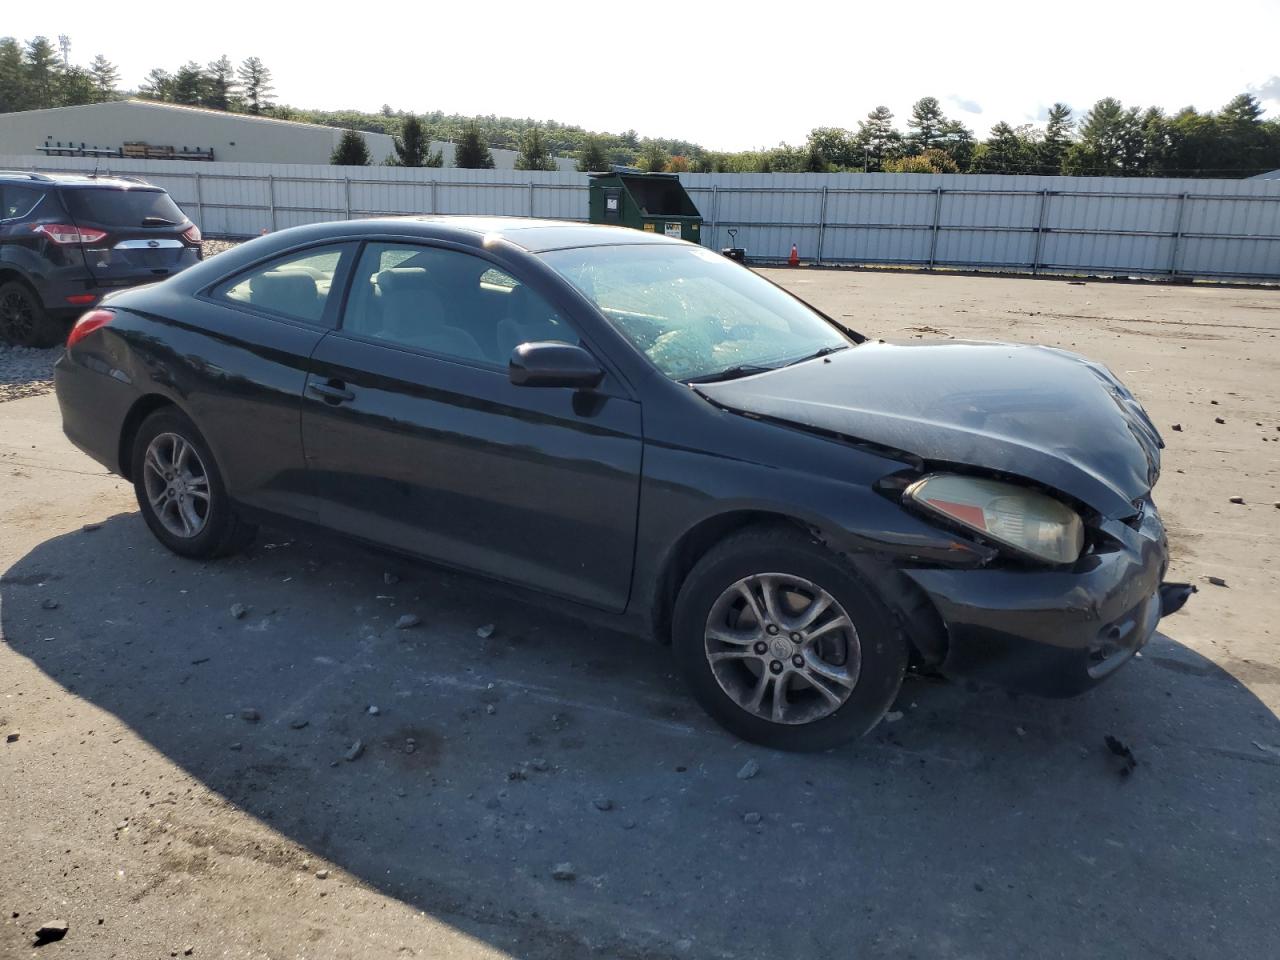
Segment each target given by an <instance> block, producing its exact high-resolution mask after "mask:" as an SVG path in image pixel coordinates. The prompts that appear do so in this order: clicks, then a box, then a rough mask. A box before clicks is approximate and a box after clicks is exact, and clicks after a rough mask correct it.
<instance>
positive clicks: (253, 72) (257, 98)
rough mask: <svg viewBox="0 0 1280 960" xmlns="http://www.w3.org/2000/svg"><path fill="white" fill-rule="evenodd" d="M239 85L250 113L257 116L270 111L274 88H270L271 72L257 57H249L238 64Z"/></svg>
mask: <svg viewBox="0 0 1280 960" xmlns="http://www.w3.org/2000/svg"><path fill="white" fill-rule="evenodd" d="M236 75H237V76H238V77H239V78H240V84H241V86H243V87H244V104H245V107H246V109H248V111H249V112H250V113H254V114H258V113H262V111H263V110H270V109H271V102H272V100H273V99H274V98H273V97H272V96H271V94H272V92H273V91H274V90H275V87H273V86H271V71H270V70H268V69H267V67H266V65H265V64H264V63H263V62H262V61H261V60H259V59H258V58H257V57H249V58H248V59H246V60H245V61H244V63H242V64H240V69H239V70H238V71H237V72H236Z"/></svg>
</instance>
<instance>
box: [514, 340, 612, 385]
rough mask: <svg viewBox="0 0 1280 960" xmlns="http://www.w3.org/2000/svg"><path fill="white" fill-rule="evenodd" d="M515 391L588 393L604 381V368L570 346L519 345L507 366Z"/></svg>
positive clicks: (543, 342) (545, 342)
mask: <svg viewBox="0 0 1280 960" xmlns="http://www.w3.org/2000/svg"><path fill="white" fill-rule="evenodd" d="M507 372H508V375H509V376H510V378H511V382H512V383H514V384H515V385H516V386H517V387H572V388H573V389H575V390H591V389H592V388H594V387H598V386H599V385H600V381H601V380H603V379H604V368H603V367H601V366H600V364H599V362H598V361H597V360H596V358H595V357H593V356H592V355H591V354H590V353H588V352H587V351H586V350H584V349H582V347H580V346H578V345H577V344H574V343H560V342H559V341H555V340H541V341H534V342H532V343H522V344H520V346H518V347H516V348H515V349H514V350H512V351H511V361H510V363H509V364H508V366H507Z"/></svg>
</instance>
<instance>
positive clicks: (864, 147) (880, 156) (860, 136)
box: [851, 107, 903, 173]
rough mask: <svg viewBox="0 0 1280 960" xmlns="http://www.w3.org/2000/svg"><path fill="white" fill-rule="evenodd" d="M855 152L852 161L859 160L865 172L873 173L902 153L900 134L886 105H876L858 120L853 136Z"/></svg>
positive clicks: (855, 162)
mask: <svg viewBox="0 0 1280 960" xmlns="http://www.w3.org/2000/svg"><path fill="white" fill-rule="evenodd" d="M854 145H855V149H856V151H857V153H860V154H861V155H862V156H861V157H857V156H856V155H855V159H854V163H853V164H851V166H856V165H857V163H858V161H859V160H861V162H862V164H863V166H864V169H865V171H866V172H867V173H875V172H877V171H879V170H883V169H884V165H885V163H886V162H887V161H889V160H894V159H896V158H897V157H899V156H901V155H902V151H903V140H902V134H901V133H899V132H898V130H897V129H896V128H895V127H894V125H893V113H892V111H890V110H889V108H888V107H876V108H875V109H874V110H872V111H871V112H870V113H868V114H867V119H865V120H859V121H858V133H857V135H856V136H855V137H854Z"/></svg>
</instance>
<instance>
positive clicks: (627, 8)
mask: <svg viewBox="0 0 1280 960" xmlns="http://www.w3.org/2000/svg"><path fill="white" fill-rule="evenodd" d="M0 7H3V8H4V9H3V12H2V14H0V34H4V35H12V36H15V37H17V38H19V39H20V40H26V39H29V38H30V37H32V36H36V35H38V34H44V35H46V36H48V37H49V38H50V39H54V38H56V37H57V36H58V35H59V34H67V35H69V36H70V38H71V59H72V61H73V62H78V63H82V64H87V63H88V62H89V61H90V60H91V59H92V58H93V56H94V55H95V54H97V53H102V54H105V55H106V56H107V58H108V59H110V60H112V61H113V62H115V63H116V64H117V66H118V67H119V68H120V72H121V78H122V82H123V84H124V85H125V86H129V87H135V86H137V85H138V84H139V83H140V82H141V81H142V78H143V77H144V76H145V75H146V73H147V71H148V70H150V69H151V68H152V67H157V66H160V67H165V68H166V69H169V70H171V71H172V70H174V69H175V68H177V67H178V66H179V65H180V64H181V63H182V62H184V61H186V60H196V61H198V62H201V63H205V62H208V61H210V60H215V59H217V58H218V57H219V56H221V55H222V54H224V53H225V54H227V55H228V56H230V57H231V59H232V60H233V61H236V62H239V61H240V60H243V59H244V58H245V57H248V56H258V57H260V58H261V59H262V60H263V61H264V62H265V63H266V65H267V66H268V67H269V68H270V69H271V71H272V74H273V76H274V82H275V87H276V96H277V99H278V100H279V102H281V103H288V104H291V105H293V106H297V107H315V108H324V109H341V108H356V109H361V110H377V109H379V108H380V107H381V106H382V105H383V104H384V103H385V104H390V105H391V106H392V107H394V108H396V109H402V110H410V111H419V112H425V111H429V110H443V111H445V112H446V113H460V114H496V115H498V116H513V117H532V118H535V119H553V120H558V121H560V122H563V123H571V124H578V125H580V126H584V127H587V128H588V129H593V130H607V131H611V132H615V133H616V132H622V131H624V130H627V129H634V130H636V131H637V132H638V133H639V135H640V136H642V137H645V136H657V137H672V138H680V139H685V140H691V141H694V142H696V143H700V144H702V145H703V146H706V147H708V148H710V149H719V150H741V149H749V148H754V147H764V146H773V145H775V144H777V143H779V142H782V141H786V142H790V143H800V142H803V141H804V139H805V137H806V135H807V134H808V132H809V130H810V129H812V128H813V127H816V126H842V127H849V128H856V125H857V121H858V120H859V119H861V118H863V117H865V115H866V114H867V112H868V111H869V110H871V109H873V108H874V107H875V106H877V105H878V104H885V105H886V106H888V107H889V108H890V109H891V110H893V112H894V113H895V114H896V115H897V118H898V123H899V126H900V127H905V121H906V115H907V113H908V111H909V110H910V106H911V104H912V103H913V102H914V101H915V100H916V99H918V98H919V97H922V96H935V97H937V98H938V99H939V100H940V101H941V102H942V105H943V108H944V110H945V111H946V112H947V113H948V115H949V116H953V117H956V118H958V119H960V120H962V121H963V122H964V123H965V124H966V125H968V126H969V127H970V128H972V129H973V130H974V131H975V133H977V134H978V136H979V137H984V136H986V134H987V132H988V131H989V129H990V127H991V125H992V124H994V123H996V122H997V121H999V120H1007V121H1009V122H1010V123H1012V124H1014V125H1015V126H1016V125H1017V124H1020V123H1028V122H1035V121H1037V120H1042V119H1043V117H1044V113H1045V111H1046V109H1047V108H1048V106H1049V105H1050V104H1052V103H1053V102H1054V101H1057V100H1061V101H1064V102H1066V103H1068V104H1069V105H1071V106H1072V107H1073V108H1075V110H1076V112H1077V114H1081V113H1083V112H1084V111H1085V110H1086V109H1088V107H1089V106H1090V105H1091V104H1092V103H1094V102H1095V101H1096V100H1098V99H1099V98H1101V97H1104V96H1114V97H1117V98H1119V99H1120V100H1121V101H1123V102H1124V103H1125V104H1126V105H1130V104H1137V105H1141V106H1144V107H1145V106H1150V105H1156V106H1161V107H1164V108H1165V109H1167V110H1169V111H1170V112H1172V111H1175V110H1177V109H1179V108H1181V107H1183V106H1186V105H1192V106H1195V107H1196V108H1198V109H1215V108H1217V107H1220V106H1221V105H1222V104H1224V103H1225V102H1226V101H1227V100H1229V99H1230V98H1231V97H1233V96H1235V95H1236V94H1237V93H1241V92H1244V91H1251V92H1253V93H1254V94H1255V95H1257V96H1259V97H1260V98H1262V99H1263V104H1264V106H1265V107H1266V108H1267V111H1268V115H1270V116H1280V0H1243V2H1235V3H1231V4H1226V5H1224V6H1223V7H1221V8H1216V10H1217V11H1220V14H1218V13H1215V12H1214V10H1213V9H1212V8H1208V7H1206V6H1205V5H1204V4H1203V3H1195V4H1191V3H1183V2H1180V0H1175V2H1166V3H1150V2H1134V0H1111V2H1108V3H1095V2H1092V0H1077V2H1076V3H1073V4H1070V5H1065V4H1056V3H1054V4H1047V3H1027V2H1022V3H981V2H977V3H973V2H970V3H958V2H955V0H952V2H950V3H945V4H943V3H933V2H929V0H914V2H910V3H902V2H898V3H888V4H886V3H873V4H862V3H858V4H855V3H851V2H844V3H837V2H825V0H807V2H804V3H794V2H785V0H774V2H769V3H765V2H758V0H738V2H734V3H722V2H718V0H712V2H708V0H691V2H685V3H680V4H675V3H671V4H658V3H643V4H636V3H628V4H608V3H603V2H600V0H592V2H579V0H550V2H508V0H484V2H482V3H476V2H473V3H459V2H456V0H451V2H439V0H419V2H416V3H402V4H391V5H387V4H379V5H374V6H371V7H368V8H363V7H361V6H360V5H359V4H352V3H350V2H346V3H331V2H329V0H311V2H308V3H306V4H305V5H301V4H293V3H272V2H270V0H258V2H254V3H248V2H243V0H219V2H218V3H216V4H196V5H192V4H173V5H170V7H169V8H170V9H171V10H172V11H173V12H174V14H173V16H171V17H168V18H166V16H165V15H164V14H161V13H158V12H157V11H158V10H159V9H160V8H153V7H147V6H145V5H144V6H143V7H138V8H137V9H138V11H139V15H138V16H131V15H128V14H122V13H120V12H119V11H120V9H121V8H118V7H112V6H110V5H104V4H102V3H101V2H99V0H94V2H84V0H62V2H60V3H50V4H29V3H19V2H18V0H0ZM206 11H207V14H204V12H206ZM198 13H199V14H204V15H202V16H201V19H200V20H199V21H196V20H195V19H194V18H195V15H197V14H198ZM166 20H167V22H166Z"/></svg>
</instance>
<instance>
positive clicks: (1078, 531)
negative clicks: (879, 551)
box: [903, 473, 1084, 564]
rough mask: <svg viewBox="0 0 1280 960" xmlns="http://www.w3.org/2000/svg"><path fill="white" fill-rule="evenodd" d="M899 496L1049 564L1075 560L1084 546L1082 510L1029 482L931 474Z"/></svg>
mask: <svg viewBox="0 0 1280 960" xmlns="http://www.w3.org/2000/svg"><path fill="white" fill-rule="evenodd" d="M903 497H904V498H905V499H906V500H908V501H910V502H912V503H915V504H918V505H919V506H920V507H922V508H923V509H924V510H926V511H928V512H929V513H932V514H935V515H936V516H939V517H945V518H946V519H948V520H951V521H952V522H954V523H958V524H960V525H961V526H964V527H968V528H969V529H970V530H974V531H976V532H977V533H980V534H982V535H983V536H984V537H986V538H988V539H990V540H992V541H994V542H996V543H999V544H1002V545H1004V546H1006V547H1009V548H1010V549H1012V550H1014V551H1016V552H1018V553H1021V554H1024V555H1027V556H1030V557H1034V558H1035V559H1037V560H1043V561H1045V562H1047V563H1058V564H1066V563H1074V562H1075V560H1076V559H1077V558H1078V557H1079V556H1080V551H1081V549H1082V548H1083V547H1084V524H1083V522H1082V521H1081V520H1080V515H1079V514H1078V513H1076V512H1075V511H1074V510H1072V509H1071V508H1070V507H1068V506H1067V505H1066V504H1064V503H1062V502H1061V501H1058V500H1055V499H1054V498H1053V497H1050V496H1048V495H1047V494H1043V493H1040V492H1039V491H1036V490H1031V489H1029V488H1027V487H1020V486H1018V485H1016V484H1012V483H1004V482H1002V481H1000V480H987V479H984V478H982V477H967V476H963V475H961V474H955V473H934V474H930V475H929V476H927V477H923V478H922V479H920V480H917V481H916V482H915V483H913V484H911V486H909V487H907V489H906V490H905V491H904V493H903Z"/></svg>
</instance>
